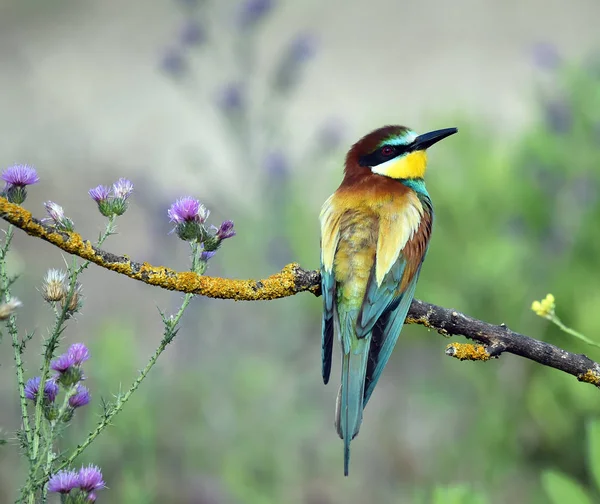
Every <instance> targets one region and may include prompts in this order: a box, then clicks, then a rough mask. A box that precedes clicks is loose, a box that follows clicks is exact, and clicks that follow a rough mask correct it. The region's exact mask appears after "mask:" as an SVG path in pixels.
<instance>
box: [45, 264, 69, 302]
mask: <svg viewBox="0 0 600 504" xmlns="http://www.w3.org/2000/svg"><path fill="white" fill-rule="evenodd" d="M66 279H67V274H66V273H65V272H64V271H62V270H58V269H49V270H48V273H46V276H45V278H44V282H43V283H42V297H43V298H44V300H45V301H47V302H48V303H53V302H56V301H61V300H62V299H63V298H64V297H65V295H66V294H67V286H66V283H65V282H66Z"/></svg>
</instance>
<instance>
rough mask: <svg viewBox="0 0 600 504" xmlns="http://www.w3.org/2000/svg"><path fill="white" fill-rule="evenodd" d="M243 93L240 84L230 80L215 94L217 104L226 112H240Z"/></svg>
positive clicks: (242, 105) (242, 106)
mask: <svg viewBox="0 0 600 504" xmlns="http://www.w3.org/2000/svg"><path fill="white" fill-rule="evenodd" d="M244 101H245V100H244V93H243V89H242V86H241V84H239V83H235V82H230V83H229V84H226V85H225V86H224V87H223V88H222V89H221V90H220V91H219V93H218V95H217V105H218V106H219V108H220V109H221V110H222V111H223V112H226V113H231V112H240V111H241V110H242V109H243V108H244V105H245V103H244Z"/></svg>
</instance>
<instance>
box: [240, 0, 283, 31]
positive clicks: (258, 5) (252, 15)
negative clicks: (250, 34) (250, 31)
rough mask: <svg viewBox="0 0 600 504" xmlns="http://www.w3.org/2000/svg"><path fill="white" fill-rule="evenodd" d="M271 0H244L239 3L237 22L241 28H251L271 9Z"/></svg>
mask: <svg viewBox="0 0 600 504" xmlns="http://www.w3.org/2000/svg"><path fill="white" fill-rule="evenodd" d="M274 6H275V2H274V1H273V0H245V1H244V2H243V3H242V4H241V5H240V11H239V17H238V24H239V26H240V27H241V28H251V27H253V26H254V25H256V24H257V23H258V22H259V21H261V20H262V19H264V18H265V17H266V16H267V15H268V14H269V13H270V12H271V10H273V7H274Z"/></svg>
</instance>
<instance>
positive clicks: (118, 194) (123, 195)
mask: <svg viewBox="0 0 600 504" xmlns="http://www.w3.org/2000/svg"><path fill="white" fill-rule="evenodd" d="M112 190H113V193H114V195H115V198H120V199H122V200H126V199H127V198H129V196H131V193H132V192H133V182H131V180H127V179H126V178H120V179H119V180H117V181H116V182H115V183H114V184H113V186H112Z"/></svg>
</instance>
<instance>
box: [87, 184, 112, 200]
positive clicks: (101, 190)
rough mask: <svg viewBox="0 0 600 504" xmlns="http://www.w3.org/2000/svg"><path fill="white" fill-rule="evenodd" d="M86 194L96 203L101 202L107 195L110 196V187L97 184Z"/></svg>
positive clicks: (106, 198)
mask: <svg viewBox="0 0 600 504" xmlns="http://www.w3.org/2000/svg"><path fill="white" fill-rule="evenodd" d="M88 194H89V195H90V197H91V198H92V199H93V200H94V201H95V202H96V203H103V202H105V201H106V200H108V197H109V196H110V188H109V187H106V186H103V185H99V186H97V187H94V188H93V189H90V190H89V191H88Z"/></svg>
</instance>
